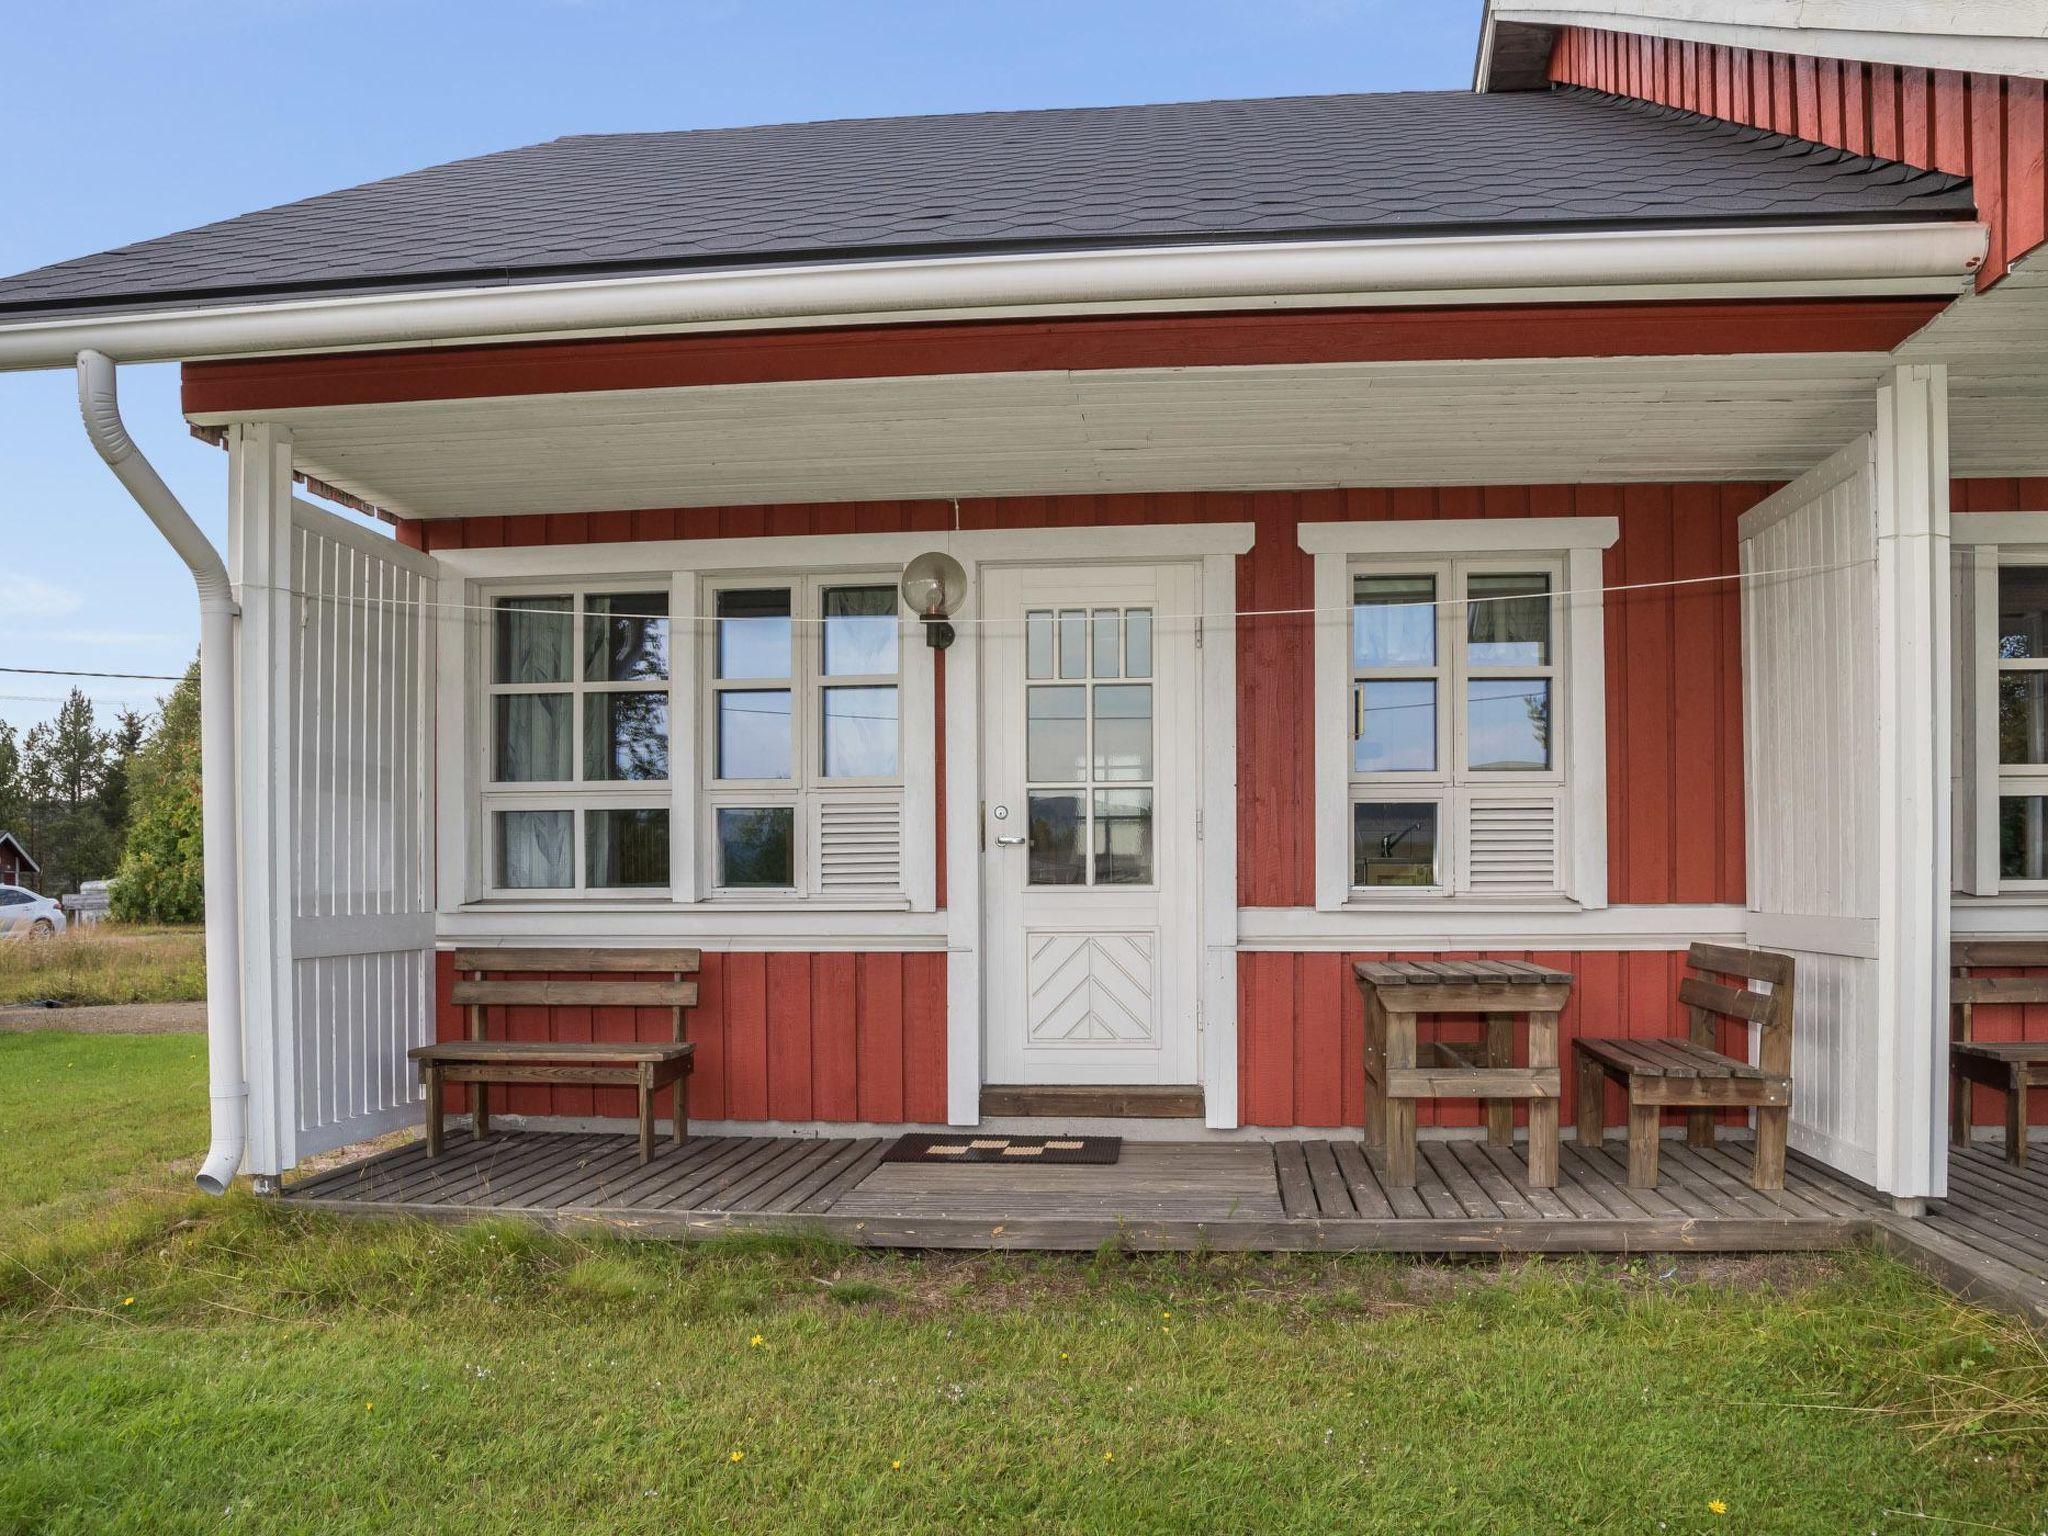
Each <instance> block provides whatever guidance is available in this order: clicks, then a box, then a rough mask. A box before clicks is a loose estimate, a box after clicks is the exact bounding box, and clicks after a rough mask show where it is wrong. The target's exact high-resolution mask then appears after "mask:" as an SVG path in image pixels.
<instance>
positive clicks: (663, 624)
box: [583, 592, 668, 683]
mask: <svg viewBox="0 0 2048 1536" xmlns="http://www.w3.org/2000/svg"><path fill="white" fill-rule="evenodd" d="M583 676H584V679H585V680H586V681H587V682H593V683H628V682H639V681H641V680H642V679H648V678H659V677H667V676H668V594H667V593H666V592H616V593H611V594H607V595H602V596H592V597H587V598H585V599H584V600H583Z"/></svg>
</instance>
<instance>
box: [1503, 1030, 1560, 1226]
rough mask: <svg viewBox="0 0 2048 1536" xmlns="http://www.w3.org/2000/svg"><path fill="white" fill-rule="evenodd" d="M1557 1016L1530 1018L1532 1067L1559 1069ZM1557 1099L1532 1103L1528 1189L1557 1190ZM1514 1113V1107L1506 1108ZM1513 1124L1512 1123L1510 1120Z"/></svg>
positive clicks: (1530, 1110) (1531, 1101) (1530, 1108)
mask: <svg viewBox="0 0 2048 1536" xmlns="http://www.w3.org/2000/svg"><path fill="white" fill-rule="evenodd" d="M1557 1064H1558V1062H1557V1015H1556V1014H1554V1013H1532V1014H1530V1015H1529V1065H1530V1066H1531V1067H1536V1068H1547V1069H1550V1070H1552V1071H1554V1070H1555V1069H1556V1067H1557ZM1560 1107H1561V1106H1560V1105H1559V1104H1558V1102H1557V1100H1556V1099H1555V1098H1549V1099H1531V1100H1529V1187H1530V1188H1532V1189H1555V1188H1557V1114H1558V1110H1559V1108H1560ZM1507 1108H1508V1109H1509V1111H1510V1113H1511V1114H1512V1110H1513V1106H1511V1105H1510V1106H1507ZM1509 1123H1510V1125H1512V1124H1513V1122H1512V1120H1510V1122H1509Z"/></svg>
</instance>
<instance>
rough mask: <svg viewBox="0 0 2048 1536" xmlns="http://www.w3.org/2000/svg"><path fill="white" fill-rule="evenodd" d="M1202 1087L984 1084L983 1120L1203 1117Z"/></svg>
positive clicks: (1187, 1118) (1173, 1118)
mask: <svg viewBox="0 0 2048 1536" xmlns="http://www.w3.org/2000/svg"><path fill="white" fill-rule="evenodd" d="M1202 1110H1203V1105H1202V1090H1201V1087H1200V1086H1199V1085H1196V1086H1190V1087H1184V1086H1181V1085H1178V1084H1163V1085H1161V1084H1147V1085H1144V1086H1135V1087H1134V1086H1125V1085H1120V1084H1114V1083H1110V1084H1092V1083H1091V1084H1071V1083H1049V1084H1028V1083H1001V1084H998V1083H984V1084H983V1085H982V1089H981V1115H982V1118H983V1119H984V1120H986V1119H990V1118H992V1117H995V1116H1063V1117H1069V1118H1072V1117H1080V1116H1095V1117H1105V1116H1121V1117H1127V1118H1145V1119H1159V1120H1199V1119H1201V1118H1202Z"/></svg>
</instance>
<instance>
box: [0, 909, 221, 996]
mask: <svg viewBox="0 0 2048 1536" xmlns="http://www.w3.org/2000/svg"><path fill="white" fill-rule="evenodd" d="M205 996H206V933H205V930H204V929H201V928H146V927H127V926H123V925H116V924H113V923H104V924H100V925H98V926H96V927H90V928H74V929H71V930H70V931H69V932H67V933H63V934H60V935H58V936H57V937H55V938H50V939H21V940H10V941H9V942H7V943H4V944H0V1007H5V1006H6V1005H7V1004H9V1003H29V1002H39V1001H41V1000H42V999H44V998H54V999H55V1000H56V1001H58V1002H60V1003H184V1002H196V1001H198V1000H199V999H201V998H203V997H205Z"/></svg>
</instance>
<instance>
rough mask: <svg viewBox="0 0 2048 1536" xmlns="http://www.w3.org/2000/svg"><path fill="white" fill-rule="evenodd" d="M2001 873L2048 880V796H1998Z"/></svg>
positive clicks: (2022, 878) (2012, 878) (2004, 876)
mask: <svg viewBox="0 0 2048 1536" xmlns="http://www.w3.org/2000/svg"><path fill="white" fill-rule="evenodd" d="M1998 873H1999V876H2000V878H2002V879H2006V880H2048V795H2000V796H1999V797H1998Z"/></svg>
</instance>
